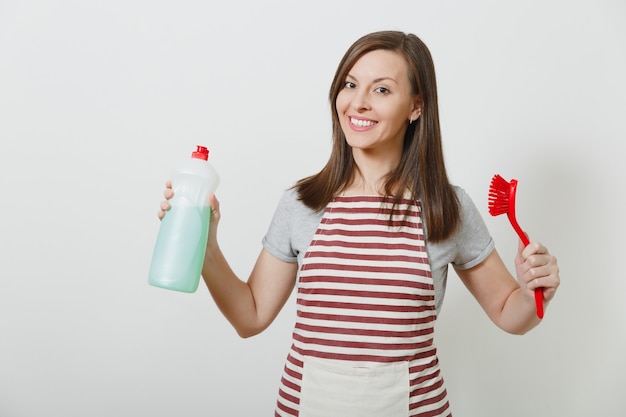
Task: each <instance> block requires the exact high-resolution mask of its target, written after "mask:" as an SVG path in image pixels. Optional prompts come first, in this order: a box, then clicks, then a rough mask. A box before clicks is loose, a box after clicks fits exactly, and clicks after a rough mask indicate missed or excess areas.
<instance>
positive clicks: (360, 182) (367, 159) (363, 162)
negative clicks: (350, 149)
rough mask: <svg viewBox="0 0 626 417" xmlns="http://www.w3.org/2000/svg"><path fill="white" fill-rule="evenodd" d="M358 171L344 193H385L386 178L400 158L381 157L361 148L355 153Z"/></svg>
mask: <svg viewBox="0 0 626 417" xmlns="http://www.w3.org/2000/svg"><path fill="white" fill-rule="evenodd" d="M353 157H354V162H355V164H356V167H357V169H356V171H355V172H354V178H353V179H352V181H351V183H350V184H349V185H348V187H346V189H345V190H344V194H361V195H384V194H385V188H384V187H385V180H386V178H387V175H388V174H389V173H390V172H391V171H393V170H394V169H395V168H396V166H397V165H398V163H399V158H381V157H376V156H375V155H371V154H368V153H366V152H363V151H361V150H359V151H356V152H354V153H353Z"/></svg>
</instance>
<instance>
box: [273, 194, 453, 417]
mask: <svg viewBox="0 0 626 417" xmlns="http://www.w3.org/2000/svg"><path fill="white" fill-rule="evenodd" d="M391 207H392V202H391V200H390V199H386V198H383V197H336V198H335V199H334V200H333V201H332V202H331V203H329V205H328V206H327V208H326V211H325V213H324V216H323V218H322V220H321V222H320V225H319V228H318V229H317V231H316V233H315V236H314V238H313V240H312V242H311V245H310V247H309V249H308V251H307V253H306V254H305V256H304V260H303V263H302V267H301V270H300V278H299V283H298V294H297V319H296V324H295V329H294V332H293V344H292V346H291V349H290V352H289V355H288V356H287V360H286V363H285V368H284V372H283V377H282V379H281V384H280V390H279V396H278V401H277V407H276V412H275V416H276V417H293V416H299V417H351V416H355V417H356V416H358V417H408V416H411V417H416V416H420V417H435V416H449V415H450V410H449V405H448V400H447V397H446V389H445V387H444V385H443V378H442V376H441V373H440V370H439V362H438V359H437V355H436V352H437V351H436V348H435V346H434V343H433V330H434V328H433V326H434V323H435V320H436V318H437V313H436V310H435V291H434V285H433V279H432V276H431V272H430V265H429V262H428V256H427V253H426V247H425V243H424V231H423V226H422V218H421V207H420V205H419V203H418V202H415V201H413V200H403V201H402V202H401V204H400V205H397V206H396V212H395V213H396V214H394V217H393V222H392V224H391V225H390V224H389V213H390V210H391ZM405 209H408V210H409V215H408V216H407V217H405V216H404V214H405Z"/></svg>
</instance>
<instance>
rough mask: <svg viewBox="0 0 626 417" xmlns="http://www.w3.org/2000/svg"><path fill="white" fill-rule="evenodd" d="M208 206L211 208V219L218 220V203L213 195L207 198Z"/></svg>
mask: <svg viewBox="0 0 626 417" xmlns="http://www.w3.org/2000/svg"><path fill="white" fill-rule="evenodd" d="M209 205H210V206H211V217H213V218H214V219H215V220H219V219H220V202H219V200H218V199H217V197H216V196H215V194H211V195H210V196H209Z"/></svg>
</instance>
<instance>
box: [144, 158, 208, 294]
mask: <svg viewBox="0 0 626 417" xmlns="http://www.w3.org/2000/svg"><path fill="white" fill-rule="evenodd" d="M208 159H209V150H208V149H207V148H206V147H204V146H198V147H197V150H196V151H195V152H193V153H192V154H191V158H189V159H188V160H186V161H184V162H183V163H182V164H180V165H179V166H178V167H177V168H176V169H175V170H174V172H173V174H172V189H173V190H174V197H172V199H171V200H170V201H169V203H170V205H171V208H170V210H169V211H168V212H167V213H166V214H165V217H163V220H162V221H161V226H160V228H159V233H158V235H157V240H156V245H155V247H154V252H153V254H152V262H151V264H150V272H149V274H148V283H149V284H150V285H153V286H155V287H160V288H166V289H169V290H174V291H182V292H189V293H192V292H195V291H196V290H197V289H198V283H199V282H200V275H201V273H202V264H203V262H204V253H205V250H206V243H207V237H208V235H209V225H210V219H211V206H210V205H209V196H210V195H211V193H214V192H215V190H216V189H217V186H218V185H219V181H220V178H219V175H218V174H217V172H216V171H215V169H214V168H213V166H212V165H211V164H210V163H209V161H208Z"/></svg>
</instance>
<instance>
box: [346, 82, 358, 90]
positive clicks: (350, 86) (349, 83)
mask: <svg viewBox="0 0 626 417" xmlns="http://www.w3.org/2000/svg"><path fill="white" fill-rule="evenodd" d="M344 88H356V84H355V83H353V82H352V81H346V83H345V84H344Z"/></svg>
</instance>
